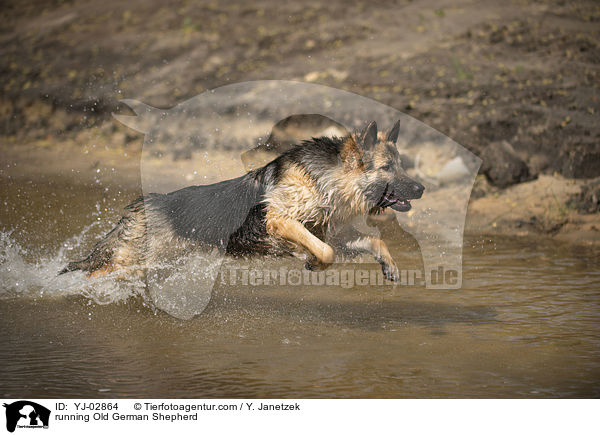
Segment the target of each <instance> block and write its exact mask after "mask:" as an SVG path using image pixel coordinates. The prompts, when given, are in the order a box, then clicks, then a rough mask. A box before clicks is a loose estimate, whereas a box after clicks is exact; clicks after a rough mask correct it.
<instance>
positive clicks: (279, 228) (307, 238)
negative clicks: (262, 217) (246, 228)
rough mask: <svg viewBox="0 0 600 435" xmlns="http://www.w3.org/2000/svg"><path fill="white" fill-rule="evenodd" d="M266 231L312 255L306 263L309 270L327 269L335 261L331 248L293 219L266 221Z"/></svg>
mask: <svg viewBox="0 0 600 435" xmlns="http://www.w3.org/2000/svg"><path fill="white" fill-rule="evenodd" d="M267 231H268V232H269V233H270V234H271V235H272V236H275V237H280V238H282V239H284V240H287V241H290V242H292V243H295V244H297V245H300V246H301V247H303V248H304V249H306V250H307V251H308V252H310V253H311V254H312V255H313V258H312V259H311V260H309V261H308V262H307V263H306V268H307V269H310V270H322V269H326V268H327V267H329V266H330V265H331V264H332V263H333V261H334V260H335V253H334V251H333V248H332V247H331V246H329V245H328V244H327V243H325V242H323V241H322V240H321V239H319V238H318V237H317V236H315V235H314V234H313V233H311V232H310V231H308V230H307V229H306V227H305V226H304V225H302V223H300V222H298V221H296V220H294V219H286V218H280V219H272V220H269V221H268V224H267Z"/></svg>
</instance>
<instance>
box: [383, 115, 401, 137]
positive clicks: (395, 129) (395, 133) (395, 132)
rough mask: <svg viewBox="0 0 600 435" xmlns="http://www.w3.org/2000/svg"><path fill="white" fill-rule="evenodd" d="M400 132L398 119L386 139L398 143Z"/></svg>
mask: <svg viewBox="0 0 600 435" xmlns="http://www.w3.org/2000/svg"><path fill="white" fill-rule="evenodd" d="M398 134H400V120H398V121H396V123H395V124H394V126H393V127H392V128H391V129H390V131H389V132H388V134H387V136H386V138H385V139H386V140H387V141H388V142H391V143H396V141H397V140H398Z"/></svg>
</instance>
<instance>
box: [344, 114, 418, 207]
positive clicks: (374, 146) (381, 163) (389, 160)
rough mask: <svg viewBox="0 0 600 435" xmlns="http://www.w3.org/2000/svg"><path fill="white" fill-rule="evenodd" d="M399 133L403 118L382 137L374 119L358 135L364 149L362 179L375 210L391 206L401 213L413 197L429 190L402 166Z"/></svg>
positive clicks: (360, 144) (366, 193)
mask: <svg viewBox="0 0 600 435" xmlns="http://www.w3.org/2000/svg"><path fill="white" fill-rule="evenodd" d="M399 132H400V121H397V122H396V123H395V124H394V126H393V127H392V128H391V129H390V130H389V131H388V132H387V133H385V134H383V135H381V136H379V137H378V135H377V124H376V123H375V122H374V121H373V122H371V123H370V124H369V125H368V126H367V127H366V128H365V129H364V130H363V131H362V132H361V133H359V134H358V135H356V138H355V142H356V144H357V146H358V148H359V150H360V152H361V162H360V163H361V164H360V166H361V169H362V174H361V176H360V181H359V182H360V183H361V185H362V186H361V188H362V190H363V192H364V195H365V197H366V198H367V201H368V202H369V204H370V205H371V206H372V208H374V209H384V208H387V207H390V208H391V209H393V210H396V211H400V212H406V211H409V210H410V209H411V204H410V200H411V199H419V198H421V196H422V195H423V191H424V190H425V187H424V186H423V185H422V184H420V183H418V182H416V181H415V180H413V179H411V178H410V177H409V176H408V175H407V174H406V171H405V170H404V169H403V167H402V161H401V159H400V153H399V152H398V149H397V148H396V141H397V140H398V133H399Z"/></svg>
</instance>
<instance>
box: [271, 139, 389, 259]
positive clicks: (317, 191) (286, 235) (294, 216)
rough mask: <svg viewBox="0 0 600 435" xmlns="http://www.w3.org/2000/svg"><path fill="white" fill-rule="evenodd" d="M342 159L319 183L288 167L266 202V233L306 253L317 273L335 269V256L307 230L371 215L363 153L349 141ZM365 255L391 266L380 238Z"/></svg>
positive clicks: (331, 225)
mask: <svg viewBox="0 0 600 435" xmlns="http://www.w3.org/2000/svg"><path fill="white" fill-rule="evenodd" d="M340 157H341V159H342V162H341V163H342V164H340V165H338V166H336V167H334V168H331V169H329V170H328V171H327V172H325V173H323V174H321V176H320V177H319V179H318V181H315V180H313V179H312V178H311V177H310V176H309V175H308V174H307V173H306V171H305V169H304V168H302V167H300V166H298V165H293V164H292V165H290V166H289V167H287V168H286V169H285V172H284V174H283V176H282V177H281V179H280V181H279V182H278V184H277V186H276V187H275V188H274V189H272V191H271V192H269V193H267V195H266V198H265V203H266V208H267V213H266V226H267V232H268V233H269V234H270V235H271V236H273V237H274V238H275V239H280V240H283V241H286V242H291V243H292V244H293V245H295V246H298V247H299V248H300V249H305V250H307V251H308V252H309V253H310V254H312V256H313V257H314V258H313V261H312V262H311V264H309V265H310V266H311V267H314V268H325V267H327V266H328V265H329V264H331V263H332V262H333V258H334V251H333V248H332V247H331V246H329V245H328V244H326V243H325V242H323V241H321V240H320V239H318V238H317V237H316V236H315V235H313V234H312V233H311V232H310V231H309V230H308V229H307V227H309V228H314V227H321V228H325V229H328V230H334V229H335V228H336V227H337V226H338V225H340V224H342V223H344V222H346V221H348V220H350V219H352V218H353V217H355V216H359V215H367V214H368V213H369V211H370V210H369V205H368V203H367V201H366V198H365V197H364V195H363V188H362V186H361V183H360V179H361V177H363V176H364V175H365V167H364V164H363V162H362V152H361V151H360V149H359V147H358V145H357V144H356V142H355V141H354V139H353V138H352V137H351V136H348V137H347V138H346V140H345V143H344V147H343V149H342V152H341V155H340ZM367 250H368V251H369V252H372V253H373V255H375V256H377V257H381V258H385V260H386V261H390V262H391V263H392V264H393V260H392V259H391V256H390V254H389V251H388V249H387V247H386V246H385V243H384V242H383V241H381V240H380V239H376V240H375V239H373V241H372V243H371V244H370V245H369V249H367Z"/></svg>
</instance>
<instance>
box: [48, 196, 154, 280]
mask: <svg viewBox="0 0 600 435" xmlns="http://www.w3.org/2000/svg"><path fill="white" fill-rule="evenodd" d="M143 208H144V198H142V197H140V198H138V199H136V200H135V201H134V202H132V203H131V204H129V205H128V206H127V207H126V208H125V209H126V210H127V213H126V214H125V216H123V217H122V218H121V219H120V220H119V222H118V223H117V225H116V226H115V227H114V228H113V229H112V230H111V231H110V232H109V233H108V234H107V235H106V236H104V238H103V239H102V240H100V241H99V242H98V243H96V246H94V248H93V249H92V251H91V252H90V253H89V255H88V256H87V257H85V258H84V259H83V260H78V261H71V262H70V263H69V264H67V266H66V267H65V268H63V269H62V270H61V271H60V272H58V274H59V275H62V274H64V273H68V272H73V271H75V270H83V271H84V272H88V273H92V272H94V271H96V270H99V269H102V268H104V267H107V266H110V265H111V264H112V260H113V257H114V253H115V250H116V249H117V247H118V246H120V244H121V242H124V241H126V239H128V238H129V239H130V238H131V237H127V235H128V234H129V233H130V232H131V231H130V229H131V228H130V227H131V226H132V224H133V223H134V222H135V221H136V217H137V218H139V216H140V213H143ZM138 220H139V219H138ZM129 236H131V235H130V234H129Z"/></svg>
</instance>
